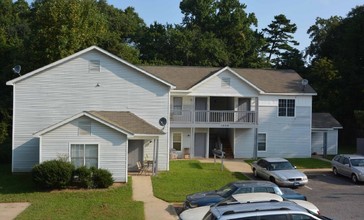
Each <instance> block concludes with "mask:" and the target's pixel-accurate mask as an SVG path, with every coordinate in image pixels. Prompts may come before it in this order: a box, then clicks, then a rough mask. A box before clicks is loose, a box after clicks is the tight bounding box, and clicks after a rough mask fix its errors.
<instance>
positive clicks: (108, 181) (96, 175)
mask: <svg viewBox="0 0 364 220" xmlns="http://www.w3.org/2000/svg"><path fill="white" fill-rule="evenodd" d="M91 170H92V180H93V182H94V187H95V188H108V187H109V186H111V185H112V184H113V183H114V180H113V178H112V174H111V173H110V172H109V171H108V170H105V169H96V168H91Z"/></svg>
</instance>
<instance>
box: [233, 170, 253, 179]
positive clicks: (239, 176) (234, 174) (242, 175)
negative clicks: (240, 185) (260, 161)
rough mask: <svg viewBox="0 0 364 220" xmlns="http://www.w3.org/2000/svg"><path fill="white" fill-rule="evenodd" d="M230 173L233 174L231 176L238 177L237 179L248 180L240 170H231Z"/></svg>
mask: <svg viewBox="0 0 364 220" xmlns="http://www.w3.org/2000/svg"><path fill="white" fill-rule="evenodd" d="M232 175H233V177H235V178H236V179H239V180H248V179H249V178H248V177H246V176H245V175H244V174H243V173H241V172H233V173H232Z"/></svg>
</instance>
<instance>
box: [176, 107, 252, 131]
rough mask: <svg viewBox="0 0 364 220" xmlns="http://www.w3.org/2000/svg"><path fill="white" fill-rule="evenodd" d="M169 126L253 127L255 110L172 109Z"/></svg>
mask: <svg viewBox="0 0 364 220" xmlns="http://www.w3.org/2000/svg"><path fill="white" fill-rule="evenodd" d="M170 121H171V127H186V126H189V127H210V128H221V127H230V128H253V127H256V126H257V115H256V112H255V111H234V110H230V111H229V110H227V111H218V110H195V111H192V110H172V112H171V118H170Z"/></svg>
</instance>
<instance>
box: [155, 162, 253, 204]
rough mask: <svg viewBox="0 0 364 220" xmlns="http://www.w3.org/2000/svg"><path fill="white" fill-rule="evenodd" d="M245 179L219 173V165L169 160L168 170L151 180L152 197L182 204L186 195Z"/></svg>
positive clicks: (237, 174) (235, 174)
mask: <svg viewBox="0 0 364 220" xmlns="http://www.w3.org/2000/svg"><path fill="white" fill-rule="evenodd" d="M244 179H247V178H246V177H245V176H244V175H242V174H241V173H231V172H229V171H227V170H226V169H225V170H224V171H221V164H220V163H216V164H214V163H201V162H199V161H197V160H171V161H170V170H169V171H168V172H160V173H159V174H158V175H157V176H155V177H153V178H152V181H153V191H154V195H155V196H156V197H158V198H160V199H163V200H165V201H167V202H183V201H184V200H185V199H186V195H188V194H191V193H195V192H199V191H207V190H215V189H218V188H221V187H222V186H224V185H225V184H227V183H229V182H232V181H236V180H244Z"/></svg>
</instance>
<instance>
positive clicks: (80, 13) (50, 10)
mask: <svg viewBox="0 0 364 220" xmlns="http://www.w3.org/2000/svg"><path fill="white" fill-rule="evenodd" d="M32 6H33V8H32V12H33V18H32V19H33V22H32V29H33V30H34V32H33V36H32V37H33V39H32V45H31V46H32V49H33V50H34V55H35V61H36V63H37V64H38V65H41V66H43V65H45V64H48V63H51V62H54V61H56V60H59V59H61V58H63V57H66V56H68V55H70V54H73V53H75V52H77V51H79V50H81V49H84V48H86V47H89V46H91V45H95V44H97V42H98V41H99V39H100V38H103V36H104V35H105V34H106V32H107V24H106V18H105V16H104V15H103V14H102V13H100V11H99V10H98V8H97V5H96V0H80V1H73V0H36V1H34V3H33V5H32ZM38 67H39V66H38Z"/></svg>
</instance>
